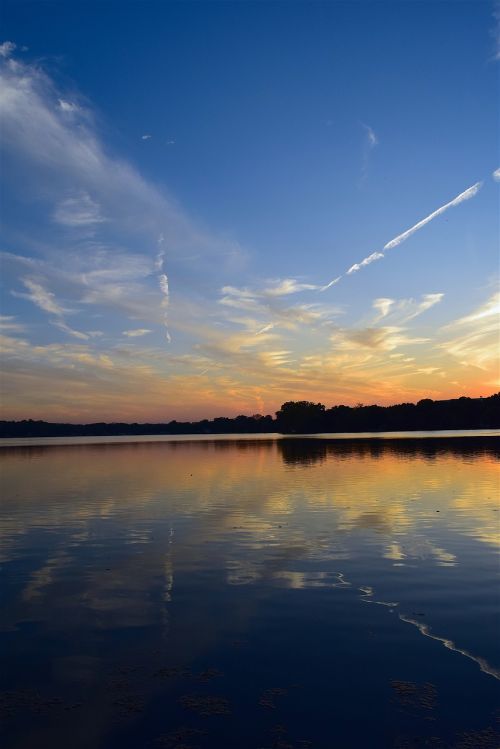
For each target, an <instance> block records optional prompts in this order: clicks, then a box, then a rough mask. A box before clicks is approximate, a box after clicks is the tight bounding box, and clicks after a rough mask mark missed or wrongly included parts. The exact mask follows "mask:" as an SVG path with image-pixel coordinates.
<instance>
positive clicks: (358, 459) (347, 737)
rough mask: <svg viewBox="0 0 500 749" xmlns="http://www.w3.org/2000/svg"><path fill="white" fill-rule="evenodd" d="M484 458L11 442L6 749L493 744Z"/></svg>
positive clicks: (494, 670) (470, 445) (487, 447)
mask: <svg viewBox="0 0 500 749" xmlns="http://www.w3.org/2000/svg"><path fill="white" fill-rule="evenodd" d="M38 442H40V441H38ZM499 456H500V451H499V448H498V442H497V440H495V439H494V438H492V437H483V438H481V437H474V438H471V437H470V436H467V435H462V436H461V437H455V438H454V439H445V438H444V437H443V435H440V436H438V437H435V438H434V439H417V438H416V437H415V435H413V438H412V439H406V440H397V439H394V438H392V439H385V440H377V441H372V440H366V439H365V440H363V439H357V440H326V439H321V438H315V439H298V438H294V439H275V438H274V437H273V436H272V435H265V436H263V438H262V439H255V438H247V439H245V440H235V439H225V440H216V441H214V440H209V439H202V440H196V439H191V440H186V439H181V440H180V441H179V440H175V439H174V440H165V439H163V440H161V441H151V442H149V441H147V440H141V439H139V440H137V438H134V441H133V442H130V441H128V442H127V441H126V440H121V442H117V443H115V444H112V443H104V444H103V443H101V444H88V443H85V441H84V442H83V443H80V444H72V445H66V446H56V445H53V444H52V446H50V447H46V446H42V445H40V444H39V445H35V446H29V445H27V443H26V442H23V446H20V447H19V446H18V447H3V448H2V449H1V450H0V461H1V468H2V484H3V493H2V496H3V501H2V525H1V559H2V579H3V583H2V590H3V614H2V618H1V634H0V641H1V643H2V661H3V664H4V667H3V670H2V672H1V674H0V691H1V695H0V700H1V701H0V711H1V713H2V719H3V720H2V722H3V740H2V746H3V747H6V749H11V748H12V749H26V748H30V747H51V748H57V747H68V746H71V747H75V748H77V749H79V748H80V747H81V748H82V749H83V748H85V749H88V747H102V748H103V749H108V748H109V749H115V747H116V748H118V747H120V748H125V749H128V748H129V747H130V748H132V747H133V748H134V749H137V748H139V747H140V748H142V747H144V748H146V747H151V748H154V747H161V746H163V747H167V748H168V747H171V748H172V749H174V748H175V747H177V749H180V748H181V747H183V748H184V749H186V748H187V747H192V748H193V749H194V748H195V747H199V748H200V749H215V748H217V749H220V748H221V747H242V748H243V749H246V748H247V747H248V748H249V749H271V747H276V748H281V749H285V748H286V747H293V749H299V748H300V749H306V748H307V747H311V749H313V748H317V749H334V747H339V748H340V749H351V748H354V747H356V748H357V747H373V749H378V748H379V747H380V748H382V747H384V748H385V747H395V748H396V747H399V748H401V749H402V748H403V747H404V748H405V749H410V748H411V747H426V746H432V747H440V748H444V747H450V748H451V747H454V748H456V749H465V747H492V748H493V747H497V746H498V745H499V739H498V728H499V723H498V719H499V713H498V711H497V706H498V700H499V693H500V690H499V687H500V684H499V679H500V653H499V648H498V640H497V635H498V628H499V624H500V605H499V604H500V601H499V594H498V591H499V588H498V572H499V566H498V547H499V542H500V517H499V504H498V488H499V484H498V475H499V474H498V459H499Z"/></svg>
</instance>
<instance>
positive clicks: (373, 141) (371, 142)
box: [363, 123, 378, 149]
mask: <svg viewBox="0 0 500 749" xmlns="http://www.w3.org/2000/svg"><path fill="white" fill-rule="evenodd" d="M363 127H364V129H365V135H366V142H367V144H368V147H369V148H370V149H371V148H375V146H377V145H378V138H377V136H376V135H375V131H374V130H373V128H371V127H370V125H366V124H365V123H363Z"/></svg>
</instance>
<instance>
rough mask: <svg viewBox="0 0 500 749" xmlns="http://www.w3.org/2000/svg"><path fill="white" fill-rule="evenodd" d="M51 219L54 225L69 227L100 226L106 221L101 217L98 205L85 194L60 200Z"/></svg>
mask: <svg viewBox="0 0 500 749" xmlns="http://www.w3.org/2000/svg"><path fill="white" fill-rule="evenodd" d="M53 218H54V221H56V223H58V224H62V225H63V226H70V227H82V226H91V225H93V224H102V223H103V222H104V221H105V220H106V219H105V218H103V217H102V216H101V211H100V207H99V205H98V203H96V202H95V201H94V200H92V198H91V197H90V195H89V194H88V193H86V192H81V193H79V194H78V195H75V196H73V197H69V198H65V199H64V200H62V201H61V202H60V203H59V204H58V205H57V206H56V209H55V211H54V214H53Z"/></svg>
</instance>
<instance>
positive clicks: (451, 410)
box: [0, 393, 500, 440]
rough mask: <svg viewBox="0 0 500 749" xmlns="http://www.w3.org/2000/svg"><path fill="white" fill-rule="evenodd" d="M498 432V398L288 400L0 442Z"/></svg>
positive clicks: (12, 426)
mask: <svg viewBox="0 0 500 749" xmlns="http://www.w3.org/2000/svg"><path fill="white" fill-rule="evenodd" d="M491 429H493V430H494V429H500V393H496V394H495V395H491V396H489V397H486V398H466V397H461V398H455V399H451V400H441V401H433V400H431V399H430V398H424V399H422V400H420V401H418V403H416V404H414V403H401V404H398V405H394V406H377V405H368V406H365V405H362V404H359V405H357V406H343V405H339V406H332V407H331V408H326V407H325V406H324V405H323V404H321V403H311V402H309V401H288V402H287V403H284V404H283V405H282V406H281V408H280V410H279V411H277V412H276V417H275V418H274V417H272V416H270V415H266V416H262V415H260V414H255V415H254V416H243V415H240V416H236V417H235V418H227V417H217V418H215V419H210V420H209V419H202V420H201V421H195V422H178V421H175V420H174V421H170V422H168V423H154V424H148V423H142V424H139V423H132V424H130V423H124V422H118V423H117V422H115V423H105V422H95V423H92V424H70V423H53V422H47V421H34V420H32V419H25V420H22V421H0V440H2V439H17V438H19V439H25V438H42V437H47V438H50V437H63V438H68V437H141V436H150V437H153V436H157V437H160V436H174V435H177V436H182V435H184V436H189V435H199V436H200V435H201V436H203V435H208V436H211V435H212V436H216V435H228V436H231V435H233V436H234V435H242V434H246V435H262V434H270V435H271V434H284V435H294V434H296V435H299V434H302V435H305V434H309V435H319V434H329V435H333V434H337V435H339V434H354V435H355V434H375V433H389V432H398V433H401V432H422V431H425V432H435V431H450V430H451V431H456V430H491Z"/></svg>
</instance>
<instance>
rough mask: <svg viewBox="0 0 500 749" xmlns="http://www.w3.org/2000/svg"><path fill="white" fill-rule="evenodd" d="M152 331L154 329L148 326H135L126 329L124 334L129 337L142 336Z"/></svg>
mask: <svg viewBox="0 0 500 749" xmlns="http://www.w3.org/2000/svg"><path fill="white" fill-rule="evenodd" d="M152 332H153V331H152V330H149V329H148V328H135V329H134V330H124V331H123V333H122V335H124V336H126V337H127V338H140V337H142V336H144V335H148V333H152Z"/></svg>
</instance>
